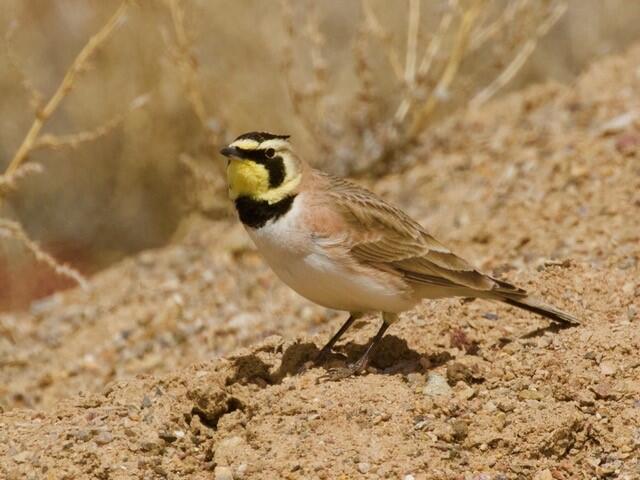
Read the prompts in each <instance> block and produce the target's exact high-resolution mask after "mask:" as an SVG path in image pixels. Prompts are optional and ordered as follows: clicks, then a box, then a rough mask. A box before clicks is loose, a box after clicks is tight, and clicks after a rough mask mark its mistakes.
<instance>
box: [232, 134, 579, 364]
mask: <svg viewBox="0 0 640 480" xmlns="http://www.w3.org/2000/svg"><path fill="white" fill-rule="evenodd" d="M220 153H221V154H222V155H223V156H225V157H226V158H227V167H226V174H227V183H228V193H229V198H230V199H231V201H232V202H233V203H234V205H235V209H236V211H237V214H238V217H239V219H240V222H242V224H243V225H244V227H245V229H246V231H247V233H248V234H249V236H250V237H251V239H252V240H253V242H254V243H255V245H256V247H257V249H258V251H259V252H260V254H261V255H262V257H263V258H264V260H265V261H266V263H267V264H268V265H269V266H270V267H271V269H272V270H273V271H274V272H275V274H276V275H277V276H278V277H279V278H280V280H282V281H283V282H284V283H285V284H287V285H288V286H289V287H291V288H292V289H293V290H295V291H296V292H297V293H298V294H300V295H302V296H303V297H305V298H307V299H308V300H310V301H312V302H314V303H316V304H318V305H322V306H324V307H327V308H329V309H334V310H340V311H345V312H348V314H349V316H348V318H347V320H346V322H345V323H344V324H343V325H342V326H341V327H340V329H339V330H338V331H337V332H336V333H335V334H334V335H333V336H332V337H331V339H330V340H329V341H328V342H327V343H326V344H325V345H324V347H322V349H320V350H319V353H318V354H317V356H316V357H315V359H314V362H313V364H315V365H321V364H322V363H324V362H325V361H326V360H327V358H328V357H329V356H330V354H331V352H332V350H333V347H334V345H335V344H336V342H338V340H339V339H340V338H341V337H342V335H343V334H344V333H345V332H346V331H347V329H348V328H349V327H350V326H351V325H352V324H353V323H354V321H356V320H357V319H359V318H361V317H363V316H364V315H370V314H381V317H382V324H381V326H380V327H379V329H378V331H377V333H376V334H375V336H373V337H372V339H371V340H370V341H369V342H368V345H367V347H366V349H365V351H364V353H363V354H362V356H361V357H360V358H359V359H358V360H357V361H355V362H354V363H353V364H351V365H349V366H348V367H347V368H346V369H345V371H344V372H342V374H340V375H339V377H345V376H349V375H352V374H356V373H361V372H363V371H365V370H366V369H367V368H368V366H369V362H370V359H371V357H372V355H373V353H374V352H375V349H376V347H377V346H378V345H379V344H380V341H381V340H382V338H383V336H384V334H385V332H386V331H387V329H388V328H389V326H391V325H392V324H393V323H394V322H396V321H397V320H398V318H399V314H401V313H402V312H406V311H409V310H412V309H413V308H414V307H415V306H416V305H417V304H418V303H420V302H421V301H422V300H423V299H440V298H447V297H462V298H481V299H487V300H494V301H499V302H504V303H507V304H509V305H511V306H515V307H519V308H521V309H524V310H527V311H529V312H533V313H535V314H538V315H541V316H543V317H546V318H548V319H550V320H552V321H553V322H556V323H557V324H560V326H564V327H566V326H571V325H576V324H578V323H579V322H578V320H577V319H576V318H575V317H574V316H572V315H570V314H568V313H565V312H563V311H561V310H559V309H557V308H555V307H553V306H551V305H548V304H545V303H543V302H542V301H540V300H538V299H536V298H535V297H534V296H531V295H529V294H528V293H527V292H526V291H525V290H524V289H522V288H519V287H516V286H515V285H512V284H510V283H508V282H506V281H503V280H499V279H497V278H494V277H492V276H490V275H487V274H485V273H482V272H481V271H480V270H478V269H477V268H475V267H474V266H473V265H471V264H470V263H469V262H467V261H466V260H464V259H463V258H462V257H460V256H458V255H456V254H455V253H453V252H452V251H451V250H450V249H448V248H447V247H446V246H444V244H442V243H440V242H439V241H438V240H436V239H435V238H434V237H433V236H432V235H431V234H429V233H428V232H427V230H426V229H425V228H423V227H422V226H421V225H420V224H419V223H418V222H416V221H415V220H413V219H412V218H411V217H410V216H409V215H407V214H406V213H405V212H403V211H402V210H401V209H399V208H396V207H394V206H392V205H391V204H389V203H387V202H386V201H385V200H383V199H382V198H380V197H379V196H377V195H376V194H374V193H372V192H370V191H369V190H367V189H365V188H363V187H361V186H359V185H357V184H356V183H354V182H352V181H350V180H347V179H344V178H341V177H337V176H333V175H330V174H328V173H325V172H322V171H320V170H317V169H314V168H312V167H311V166H310V165H309V164H308V163H307V162H306V161H304V160H303V159H302V158H301V157H300V156H298V155H297V154H296V152H295V150H294V148H293V145H292V143H291V141H290V136H289V135H278V134H273V133H268V132H248V133H244V134H242V135H240V136H239V137H237V138H236V139H235V140H234V141H232V142H231V143H230V144H229V145H228V146H226V147H224V148H222V149H221V150H220Z"/></svg>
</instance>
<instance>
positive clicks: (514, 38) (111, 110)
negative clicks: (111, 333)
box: [0, 0, 640, 308]
mask: <svg viewBox="0 0 640 480" xmlns="http://www.w3.org/2000/svg"><path fill="white" fill-rule="evenodd" d="M121 5H122V2H120V1H116V0H53V1H52V0H3V1H2V2H1V5H0V39H2V41H3V43H2V46H1V48H0V96H1V98H2V101H1V102H0V163H1V164H2V171H5V170H6V169H7V167H8V166H9V165H10V163H11V159H15V157H16V152H18V151H19V150H20V147H21V145H23V144H24V141H25V137H26V136H27V132H29V131H30V129H31V128H32V127H33V124H34V122H37V121H39V119H40V120H41V119H42V112H43V107H44V106H45V105H46V104H47V101H49V100H50V99H51V97H52V95H54V94H55V93H56V91H58V89H59V87H60V85H61V83H64V82H63V78H65V75H67V74H68V72H69V69H70V67H71V66H72V65H74V60H75V59H76V58H77V56H78V54H79V52H81V51H82V50H83V48H85V47H86V46H87V42H88V41H89V39H90V38H92V37H93V36H94V35H95V34H96V33H97V32H99V31H100V30H101V28H103V27H104V25H105V24H106V23H107V21H108V19H109V18H111V17H112V15H114V12H116V11H117V10H118V8H119V7H120V6H121ZM564 5H565V2H560V1H555V2H554V1H544V0H534V1H531V0H514V1H512V2H510V1H506V0H505V1H500V0H496V1H490V0H465V1H463V0H459V1H453V0H449V1H446V0H437V1H436V0H434V1H431V0H429V1H427V0H422V1H418V0H406V1H401V2H387V1H383V0H370V1H367V0H364V1H362V2H360V1H356V0H351V1H342V0H326V1H323V2H312V1H310V0H309V1H289V2H287V1H284V2H275V1H261V0H206V1H205V0H183V1H178V0H166V1H165V0H154V1H139V2H135V3H134V2H132V3H127V8H126V12H124V14H123V16H122V18H119V19H118V21H117V22H116V23H117V24H116V25H114V28H113V31H111V32H110V33H109V35H108V36H107V37H106V38H104V42H103V43H102V44H101V45H100V46H99V47H98V48H97V49H96V50H95V52H93V53H92V54H91V55H90V57H89V58H87V59H86V61H84V62H82V64H81V65H79V68H78V71H77V72H75V73H76V78H75V79H74V80H73V82H72V84H71V85H69V86H68V88H66V87H65V88H64V89H63V90H64V98H63V99H62V100H61V101H60V103H59V105H57V106H56V108H55V109H54V111H53V112H51V115H50V116H47V118H46V119H45V120H46V121H44V122H43V125H42V130H41V131H40V133H39V136H38V139H36V140H37V141H35V142H34V143H33V145H32V146H31V148H30V149H29V151H28V152H27V154H26V156H25V158H24V162H22V161H21V165H23V166H25V167H24V168H26V170H22V171H21V172H20V173H21V175H22V177H21V178H8V179H4V180H3V181H4V183H3V182H0V202H1V206H0V217H1V218H3V219H5V220H4V221H5V224H0V237H1V238H0V308H12V307H18V306H21V305H24V304H25V302H27V301H28V300H30V299H31V298H33V297H34V296H39V295H42V294H45V293H49V292H50V291H52V290H53V289H55V288H58V287H60V286H61V285H66V284H72V283H73V282H72V281H70V280H68V279H66V278H65V276H64V274H65V272H64V271H62V272H58V273H62V274H63V275H58V274H57V273H56V272H55V269H54V270H53V271H52V270H51V269H49V268H48V267H46V266H44V267H43V266H41V265H40V264H39V263H36V262H35V260H34V255H33V253H34V248H37V247H35V246H33V248H25V242H24V241H20V238H16V237H20V235H21V234H24V236H25V238H27V235H28V238H31V239H34V240H36V241H37V242H38V243H39V244H40V245H41V246H42V249H43V250H44V251H46V252H48V253H50V254H51V255H52V256H53V257H55V258H57V259H58V260H60V261H62V262H69V263H70V264H71V265H73V266H74V267H75V268H76V269H77V270H79V271H80V272H84V273H91V272H93V271H96V270H97V269H99V268H102V267H104V266H105V265H107V264H109V263H110V262H113V261H114V260H116V259H118V258H121V257H122V256H124V255H127V254H130V253H132V252H135V251H139V250H141V249H144V248H149V247H153V246H158V245H161V244H163V243H165V242H166V241H168V239H169V238H170V237H171V235H172V233H173V232H174V231H175V229H176V226H177V225H178V223H179V222H180V220H181V219H182V218H184V217H185V216H188V214H189V213H190V212H193V211H200V212H203V213H205V214H207V215H208V216H210V217H216V218H220V217H223V216H225V215H228V213H229V206H228V203H227V202H226V200H225V198H224V195H223V194H222V192H223V191H224V178H223V177H222V176H221V175H220V172H221V168H222V163H219V162H218V161H219V160H220V159H219V158H218V156H217V154H216V152H217V149H218V147H219V146H220V145H221V144H222V143H224V142H225V141H228V140H229V139H230V138H232V137H234V136H236V135H237V134H239V133H242V132H244V131H247V130H268V131H273V132H280V133H290V134H292V135H293V137H294V140H295V141H296V144H297V146H298V149H299V150H300V152H301V153H302V154H303V155H305V156H306V157H307V158H309V160H310V161H311V162H312V163H314V164H316V165H319V166H323V167H324V168H327V169H330V170H333V171H335V172H338V173H341V174H352V175H381V174H384V173H386V172H388V171H391V170H395V169H398V168H403V167H405V166H406V165H410V164H411V163H412V162H415V161H426V159H416V158H414V157H413V156H412V147H413V146H415V145H416V144H417V143H418V142H419V137H420V135H421V134H422V133H423V132H424V131H427V130H428V127H429V125H431V124H432V123H433V122H436V121H438V119H440V118H442V116H444V115H446V114H448V113H450V112H451V111H453V110H455V109H456V108H461V107H465V106H468V105H469V104H471V106H473V107H475V108H479V107H480V106H481V104H482V102H483V101H485V100H486V99H487V98H488V97H490V96H491V95H493V93H500V94H502V93H504V92H506V91H508V90H510V89H515V88H521V87H522V86H523V85H526V84H528V83H531V82H539V81H548V80H556V81H562V82H568V81H571V79H572V78H573V77H574V76H575V75H576V74H577V73H578V72H579V71H580V70H581V69H583V68H584V67H585V66H586V64H587V63H588V62H590V61H592V60H593V59H594V58H596V57H598V56H601V55H604V54H608V53H612V52H616V51H619V50H621V49H623V48H624V47H625V46H626V45H628V44H629V43H631V42H633V41H635V40H637V39H638V36H639V33H640V32H639V31H638V28H637V25H638V22H639V21H640V4H639V3H635V2H628V1H625V0H609V1H607V2H601V1H598V0H570V1H568V2H566V6H567V7H568V8H567V10H566V12H564V15H562V16H560V15H559V13H562V12H560V11H559V10H558V9H560V8H563V7H564ZM509 12H511V13H509ZM556 14H558V15H557V18H555V17H554V15H556ZM447 15H448V16H449V17H450V18H449V20H448V22H449V23H448V24H446V25H445V23H446V22H447V20H446V19H447ZM467 21H469V22H471V26H470V27H469V30H468V31H466V32H465V31H464V29H465V27H464V24H465V22H467ZM445 27H446V30H444V28H445ZM494 27H495V28H494ZM545 28H546V29H549V31H548V34H547V31H546V30H545ZM492 29H493V30H492ZM494 30H495V31H494ZM482 35H486V36H487V38H485V39H484V41H480V40H482ZM438 38H439V39H440V40H438ZM434 40H435V41H436V43H438V42H439V45H436V46H437V47H438V48H437V50H435V53H433V55H432V57H433V58H432V59H430V60H428V63H429V66H430V68H429V69H428V72H427V73H425V72H422V73H421V70H420V67H421V65H422V62H423V61H424V59H425V58H427V57H429V56H430V55H431V54H430V53H429V52H430V51H431V50H430V48H431V47H430V45H431V46H432V47H433V45H434ZM460 42H463V44H462V45H460ZM474 42H476V43H477V45H476V44H475V43H474ZM527 42H530V43H531V42H533V47H534V48H531V49H530V50H531V52H528V53H532V54H531V57H530V58H529V56H528V55H527V56H526V57H525V58H523V64H522V65H518V66H517V67H518V68H516V69H514V71H512V72H510V75H509V77H508V78H506V79H505V80H508V82H505V83H506V85H505V86H504V88H501V89H499V90H497V91H496V92H490V93H491V95H488V96H486V98H485V97H482V95H481V94H482V93H483V92H485V93H486V87H487V86H491V85H492V82H494V81H495V79H496V78H500V75H501V74H502V73H503V72H505V70H507V69H508V68H509V65H510V62H512V61H513V60H514V59H515V58H518V55H519V54H520V53H521V52H522V51H523V50H525V49H527V48H529V47H531V45H529V46H527V45H528V43H527ZM460 46H461V48H462V49H463V50H462V51H460V52H458V51H457V50H456V49H457V48H458V47H460ZM456 52H458V53H456ZM454 55H458V56H460V58H459V59H455V62H457V64H456V65H454V66H453V67H452V63H454V62H452V60H451V58H452V56H454ZM524 60H526V63H525V62H524ZM451 68H454V70H455V71H454V72H450V71H448V69H449V70H450V69H451ZM451 73H453V75H451ZM445 77H446V78H445ZM449 77H451V78H449ZM443 79H445V80H446V82H443ZM479 95H480V96H479ZM430 102H431V103H432V104H430ZM220 162H221V160H220ZM29 165H30V167H26V166H29ZM38 169H41V170H42V171H35V170H38ZM32 170H33V171H32ZM7 222H11V223H7ZM3 225H4V228H3ZM16 226H21V227H20V232H22V233H20V232H18V231H17V230H16V228H17V227H16ZM22 228H23V229H24V230H22ZM33 245H35V244H33ZM41 253H43V252H41ZM36 256H37V255H36ZM40 260H42V257H41V258H40ZM45 263H46V261H45ZM52 272H53V273H52Z"/></svg>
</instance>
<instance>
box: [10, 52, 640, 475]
mask: <svg viewBox="0 0 640 480" xmlns="http://www.w3.org/2000/svg"><path fill="white" fill-rule="evenodd" d="M638 65H640V48H635V49H633V50H631V51H630V52H629V53H628V54H627V55H625V56H624V57H617V58H610V59H608V60H606V61H604V62H600V63H598V64H596V65H594V66H593V67H592V68H591V69H590V70H589V71H588V72H586V73H585V74H584V75H583V76H582V77H581V78H580V80H579V81H578V82H577V83H576V84H575V85H573V86H571V87H564V86H558V85H546V86H539V87H535V88H531V89H528V90H527V91H525V92H522V93H519V94H515V95H512V96H509V97H507V98H505V99H503V100H501V101H499V102H495V103H494V104H492V105H490V106H488V108H487V109H485V110H483V111H482V112H468V113H465V114H463V115H460V116H457V117H455V118H452V119H451V120H450V121H449V122H447V123H446V124H445V125H443V126H441V127H439V128H437V129H435V130H434V131H433V132H430V133H429V135H428V137H427V138H426V139H425V150H424V153H423V155H422V156H421V157H420V158H419V163H418V164H417V165H415V166H413V167H411V168H410V169H409V170H408V171H406V172H404V173H402V174H397V175H392V176H389V177H387V178H385V179H384V180H382V181H381V182H378V183H376V184H375V185H374V186H373V188H374V189H375V190H377V191H378V192H379V193H381V194H383V195H384V196H385V197H386V198H389V199H391V200H393V201H394V202H395V203H396V204H399V205H400V206H402V207H403V208H405V209H406V210H408V211H409V212H410V213H411V214H412V215H414V216H415V217H416V218H418V219H420V220H421V221H422V223H423V224H424V225H425V226H428V227H429V228H430V229H431V230H432V231H433V232H434V233H436V234H437V236H438V237H440V238H441V239H442V240H443V241H445V243H448V244H451V245H452V246H454V247H458V248H457V250H458V252H459V253H461V254H462V255H463V256H465V257H467V258H469V259H470V260H473V261H474V262H475V263H476V264H478V265H479V266H481V267H482V268H483V269H484V270H486V271H490V272H493V273H494V274H496V275H499V276H503V277H504V278H507V279H509V281H512V282H514V283H516V284H519V285H521V286H523V287H525V288H527V289H530V290H532V291H535V292H538V294H539V296H541V297H543V298H545V299H546V300H547V301H549V302H550V303H553V304H555V305H557V306H558V307H561V308H563V309H566V310H567V311H569V312H571V313H573V314H575V315H576V316H578V317H579V318H580V319H581V320H582V322H583V324H582V325H581V326H579V327H577V328H571V329H566V330H561V331H558V330H556V329H553V328H549V327H548V322H546V321H545V320H543V319H540V318H538V317H535V316H533V315H529V314H527V313H523V312H520V311H515V310H513V309H511V308H509V307H506V306H501V305H495V304H491V303H486V302H481V301H475V302H471V303H464V302H461V301H459V300H445V301H439V302H428V303H427V302H425V303H424V304H423V305H422V306H421V307H420V308H418V309H416V311H413V312H410V313H408V314H406V315H404V316H403V317H402V321H400V322H398V323H397V324H394V326H393V327H392V328H391V329H390V333H389V336H388V337H387V338H386V339H385V342H384V344H383V346H382V348H381V349H380V351H379V352H378V353H377V355H376V357H375V359H374V362H373V367H374V368H373V369H372V370H374V372H373V374H369V375H365V376H359V377H354V378H350V379H347V380H343V381H340V382H328V381H325V380H324V379H323V377H322V376H323V375H324V374H325V373H326V371H325V370H324V369H321V368H318V369H312V370H310V371H308V372H306V373H304V374H302V375H291V374H292V373H294V372H296V371H297V370H298V368H299V367H300V366H301V365H302V364H303V363H304V362H305V360H307V359H308V358H310V357H311V356H312V355H313V354H314V353H315V352H316V351H317V346H316V345H319V344H321V343H322V342H323V341H324V340H326V338H327V337H328V335H330V333H331V332H332V331H333V330H334V329H335V328H337V326H338V324H339V323H340V322H341V320H342V318H340V316H339V315H335V314H328V312H326V311H325V310H323V309H321V308H318V307H315V306H312V305H310V304H309V303H308V302H306V301H304V300H303V299H301V298H299V297H297V296H296V295H295V294H293V293H291V292H290V290H288V289H287V288H286V287H284V286H282V285H281V284H280V283H279V282H278V281H277V280H276V279H275V278H274V276H273V275H272V274H271V273H270V272H269V270H268V269H267V267H265V266H264V264H263V263H262V262H261V261H260V259H259V257H258V256H257V255H256V254H255V252H252V251H251V250H248V249H247V248H248V246H247V244H246V240H245V237H244V236H242V235H241V234H240V233H239V230H238V229H237V227H233V228H231V227H230V226H229V225H228V224H218V225H212V224H207V225H205V226H204V228H195V229H193V230H192V233H191V234H190V235H189V236H188V238H186V239H185V240H183V241H181V242H180V243H178V244H176V245H173V246H170V247H167V248H165V249H162V250H158V251H154V252H147V253H144V254H142V255H140V256H138V257H136V258H133V259H129V260H127V261H125V262H123V263H122V264H120V265H118V266H116V267H114V268H112V269H110V270H109V271H106V272H103V273H102V274H100V275H98V276H96V277H95V278H94V279H93V280H92V286H91V290H90V291H88V292H82V291H71V292H66V293H61V294H57V295H55V296H53V297H51V298H49V299H47V300H45V301H42V302H39V303H38V304H35V305H34V306H33V307H32V309H31V311H30V312H27V313H23V314H12V315H3V316H2V317H0V334H1V335H0V365H2V369H1V370H0V402H1V405H2V408H3V409H4V413H3V414H2V415H1V416H0V458H2V460H1V461H0V478H5V477H6V478H25V477H26V478H42V477H45V478H47V476H49V477H50V478H164V477H166V478H185V477H188V478H212V477H213V478H217V479H232V478H238V479H240V478H252V479H253V478H265V479H266V478H327V479H329V478H345V479H346V478H404V479H406V480H410V479H442V478H448V479H474V480H487V479H491V480H495V479H501V478H502V479H519V478H535V479H537V480H553V479H556V480H558V479H567V480H568V479H574V478H594V477H595V478H621V479H622V478H626V479H629V480H630V479H635V478H640V402H639V400H638V399H639V398H640V361H639V360H638V355H637V352H638V349H639V348H640V328H639V325H640V323H639V322H640V315H639V313H638V312H640V300H639V297H640V280H639V279H640V228H638V220H637V219H638V218H640V153H639V151H640V70H638ZM327 320H329V321H327ZM376 324H377V322H373V321H371V320H369V321H367V320H362V321H359V322H358V323H357V324H356V326H355V327H354V328H353V331H351V332H349V333H348V334H347V335H346V337H345V340H344V341H343V342H341V343H340V346H339V347H338V348H337V351H338V352H339V353H336V354H335V355H334V357H333V359H332V360H331V362H330V364H329V365H328V366H329V367H331V366H339V365H343V364H344V363H345V362H346V361H349V360H353V359H354V358H356V357H357V355H358V353H360V352H361V351H362V347H363V344H364V343H365V341H366V339H367V338H368V337H369V336H370V335H371V334H372V333H373V332H374V331H375V329H376V326H377V325H376ZM274 333H277V334H278V335H280V336H278V337H276V336H273V334H274ZM309 334H316V335H315V336H314V337H313V338H310V337H309V336H308V335H309ZM270 335H271V336H270ZM256 342H258V343H256ZM248 345H253V346H251V347H249V348H246V349H240V350H238V348H239V347H243V346H248ZM220 356H225V357H226V358H225V359H217V358H218V357H220ZM205 360H206V362H205V363H197V364H196V365H193V364H194V363H196V362H203V361H205ZM190 365H191V366H190ZM79 390H82V391H85V392H87V393H85V394H77V392H78V391H79ZM21 406H30V407H36V408H35V409H22V408H16V407H21Z"/></svg>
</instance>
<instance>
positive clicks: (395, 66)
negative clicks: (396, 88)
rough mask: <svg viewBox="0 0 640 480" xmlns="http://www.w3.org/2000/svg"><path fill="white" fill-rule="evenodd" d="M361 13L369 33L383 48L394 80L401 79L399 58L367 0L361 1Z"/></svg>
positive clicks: (389, 37)
mask: <svg viewBox="0 0 640 480" xmlns="http://www.w3.org/2000/svg"><path fill="white" fill-rule="evenodd" d="M361 6H362V13H363V14H364V18H365V24H366V27H367V29H368V31H369V32H371V33H372V34H373V35H374V36H375V37H377V38H378V40H379V41H380V42H381V43H382V45H383V47H384V53H385V55H386V56H387V59H388V61H389V64H390V65H391V68H392V70H393V73H394V75H395V77H396V79H398V80H401V79H402V76H403V74H402V65H401V63H400V56H399V55H398V52H397V50H396V49H394V48H393V45H392V41H391V36H390V35H389V33H388V32H386V31H385V30H384V28H382V25H381V23H380V21H379V20H378V17H376V14H375V13H374V11H373V9H372V8H371V4H370V3H369V0H361Z"/></svg>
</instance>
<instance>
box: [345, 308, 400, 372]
mask: <svg viewBox="0 0 640 480" xmlns="http://www.w3.org/2000/svg"><path fill="white" fill-rule="evenodd" d="M389 325H391V324H390V323H387V321H386V320H383V321H382V325H381V326H380V328H379V329H378V333H376V335H375V336H374V337H373V338H372V339H371V341H370V342H369V345H368V346H367V349H366V350H365V351H364V353H363V354H362V356H361V357H360V358H359V359H358V360H356V363H354V364H353V365H351V366H350V367H349V370H351V374H354V373H360V372H362V371H364V370H366V368H367V367H368V366H369V361H370V360H371V356H372V355H373V354H374V353H375V351H376V348H377V347H378V344H379V343H380V340H382V337H383V336H384V332H386V331H387V328H389Z"/></svg>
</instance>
